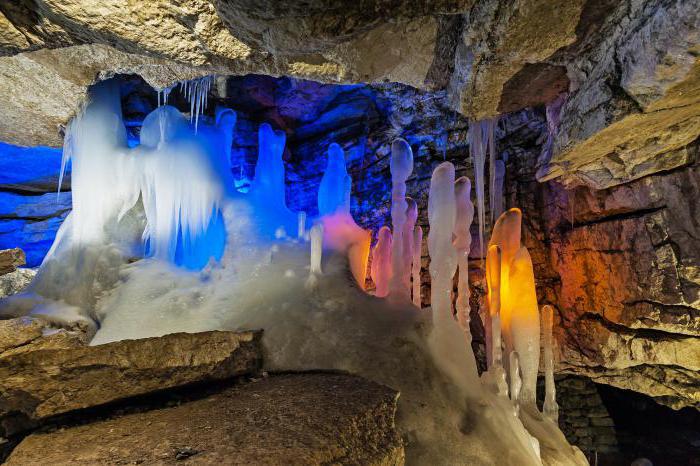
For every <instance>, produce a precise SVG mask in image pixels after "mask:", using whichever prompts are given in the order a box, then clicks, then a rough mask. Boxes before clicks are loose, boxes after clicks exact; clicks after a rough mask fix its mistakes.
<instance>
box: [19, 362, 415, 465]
mask: <svg viewBox="0 0 700 466" xmlns="http://www.w3.org/2000/svg"><path fill="white" fill-rule="evenodd" d="M397 398H398V394H397V393H396V392H394V391H393V390H391V389H389V388H387V387H384V386H382V385H379V384H376V383H374V382H370V381H367V380H364V379H362V378H359V377H355V376H350V375H341V374H322V373H317V374H289V375H278V376H271V377H267V378H264V379H261V380H259V381H256V382H251V383H244V384H239V385H236V386H234V387H231V388H228V389H226V390H224V391H222V392H220V393H218V394H215V395H212V396H209V397H208V398H204V399H200V400H197V401H191V402H188V403H184V404H181V405H179V406H176V407H171V408H164V409H158V410H153V411H148V412H141V413H132V414H127V415H124V416H122V417H116V418H112V419H108V420H101V421H97V422H94V423H92V424H87V425H80V426H75V427H68V428H65V429H60V430H56V431H54V432H46V433H35V434H32V435H30V436H29V437H27V438H25V439H24V440H23V441H22V442H21V443H20V444H19V445H18V446H17V447H16V448H15V450H14V451H13V452H12V455H11V456H10V457H9V458H8V460H7V463H6V464H8V465H20V464H37V463H42V464H71V465H80V464H84V465H101V464H140V463H143V464H177V463H179V462H180V460H184V459H187V460H188V462H189V463H190V464H206V465H208V464H212V465H214V464H240V465H244V464H270V465H273V464H310V465H321V464H367V465H387V466H388V465H399V464H403V461H404V453H403V446H402V444H401V439H400V437H399V435H398V433H397V432H396V430H395V428H394V413H395V411H396V401H397Z"/></svg>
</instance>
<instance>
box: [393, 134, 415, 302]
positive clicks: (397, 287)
mask: <svg viewBox="0 0 700 466" xmlns="http://www.w3.org/2000/svg"><path fill="white" fill-rule="evenodd" d="M390 168H391V223H392V227H393V232H394V237H393V241H392V243H391V268H392V274H391V279H390V280H389V293H390V294H391V295H392V296H394V297H396V298H398V299H408V295H409V292H410V290H409V288H408V287H407V286H406V283H405V281H404V277H405V273H404V270H403V269H404V268H405V256H404V253H403V249H404V244H405V242H404V239H403V235H404V223H405V222H406V207H407V203H406V180H407V179H408V177H409V176H410V175H411V172H412V171H413V151H412V150H411V146H410V145H409V144H408V143H407V142H406V141H404V140H403V139H396V140H395V141H394V142H393V143H392V144H391V164H390Z"/></svg>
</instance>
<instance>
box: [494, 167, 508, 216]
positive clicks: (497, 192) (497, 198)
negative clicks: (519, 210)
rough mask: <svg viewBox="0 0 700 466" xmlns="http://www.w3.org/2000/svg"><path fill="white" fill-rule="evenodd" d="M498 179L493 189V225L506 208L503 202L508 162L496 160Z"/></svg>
mask: <svg viewBox="0 0 700 466" xmlns="http://www.w3.org/2000/svg"><path fill="white" fill-rule="evenodd" d="M494 166H495V169H494V171H495V173H496V179H495V180H494V186H493V190H492V191H491V193H492V197H491V225H492V226H493V225H494V224H495V222H496V219H498V217H500V216H501V214H502V213H503V210H504V208H505V207H504V202H503V183H504V181H505V177H506V164H505V163H504V162H503V160H496V162H495V164H494Z"/></svg>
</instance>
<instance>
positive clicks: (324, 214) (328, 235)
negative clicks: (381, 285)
mask: <svg viewBox="0 0 700 466" xmlns="http://www.w3.org/2000/svg"><path fill="white" fill-rule="evenodd" d="M351 190H352V178H350V175H348V172H347V169H346V167H345V153H344V152H343V149H342V148H341V147H340V146H339V145H338V144H335V143H333V144H331V145H330V146H328V163H327V165H326V171H325V172H324V174H323V178H322V179H321V185H320V186H319V189H318V213H319V216H320V217H321V222H323V231H324V235H323V241H324V243H325V244H326V247H328V248H330V249H334V250H336V251H340V252H343V253H345V254H346V255H347V257H348V260H349V262H350V270H351V271H352V274H353V277H355V280H356V281H357V284H358V285H359V286H360V288H362V289H364V286H365V277H366V274H367V262H368V260H369V252H370V243H371V233H370V232H369V231H366V230H363V229H362V228H360V227H359V226H358V225H357V223H355V220H354V219H353V218H352V216H351V215H350V192H351Z"/></svg>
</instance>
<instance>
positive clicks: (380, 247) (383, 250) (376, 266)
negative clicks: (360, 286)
mask: <svg viewBox="0 0 700 466" xmlns="http://www.w3.org/2000/svg"><path fill="white" fill-rule="evenodd" d="M391 242H392V237H391V229H390V228H389V227H387V226H383V227H381V228H380V229H379V233H377V244H375V245H374V249H372V268H371V272H370V273H371V274H372V281H374V285H375V291H374V295H375V296H377V297H378V298H385V297H386V296H387V295H388V294H389V280H390V279H391Z"/></svg>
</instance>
